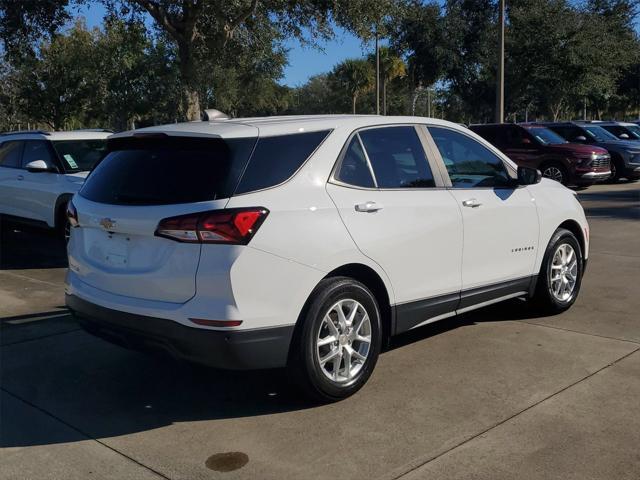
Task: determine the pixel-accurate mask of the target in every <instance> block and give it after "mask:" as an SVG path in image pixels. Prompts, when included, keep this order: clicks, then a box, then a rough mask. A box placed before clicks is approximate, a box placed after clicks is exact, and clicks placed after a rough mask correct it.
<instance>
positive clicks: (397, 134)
mask: <svg viewBox="0 0 640 480" xmlns="http://www.w3.org/2000/svg"><path fill="white" fill-rule="evenodd" d="M359 135H360V138H361V139H362V143H363V145H364V148H365V150H366V152H367V155H368V156H369V161H370V162H371V167H372V168H373V173H374V175H375V176H376V182H377V183H378V187H379V188H425V187H434V186H435V182H434V181H433V175H432V174H431V168H429V163H428V162H427V157H426V156H425V153H424V150H423V149H422V144H421V143H420V139H419V137H418V134H417V132H416V130H415V128H413V127H384V128H373V129H369V130H363V131H362V132H360V133H359Z"/></svg>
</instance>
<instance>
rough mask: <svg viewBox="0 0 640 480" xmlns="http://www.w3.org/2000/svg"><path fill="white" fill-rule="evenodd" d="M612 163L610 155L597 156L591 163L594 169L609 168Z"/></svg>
mask: <svg viewBox="0 0 640 480" xmlns="http://www.w3.org/2000/svg"><path fill="white" fill-rule="evenodd" d="M609 162H610V157H609V155H597V156H596V158H594V159H593V161H592V162H591V166H592V167H608V166H609Z"/></svg>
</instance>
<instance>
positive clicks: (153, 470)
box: [0, 387, 171, 480]
mask: <svg viewBox="0 0 640 480" xmlns="http://www.w3.org/2000/svg"><path fill="white" fill-rule="evenodd" d="M0 390H2V391H3V392H4V393H6V394H7V395H10V396H12V397H13V398H15V399H16V400H18V401H20V402H23V403H24V404H26V405H28V406H30V407H31V408H35V409H36V410H38V411H39V412H41V413H43V414H45V415H47V416H49V417H51V418H53V419H54V420H56V421H57V422H59V423H61V424H63V425H64V426H66V427H68V428H70V429H71V430H73V431H75V432H77V433H79V434H80V435H82V436H84V437H86V438H87V439H89V440H92V441H94V442H96V443H98V444H100V445H102V446H103V447H105V448H108V449H109V450H111V451H112V452H114V453H116V454H117V455H120V456H122V457H124V458H126V459H127V460H129V461H131V462H133V463H135V464H136V465H139V466H140V467H142V468H144V469H146V470H149V471H150V472H151V473H154V474H156V475H157V476H158V477H160V478H164V479H166V480H171V478H170V477H167V476H166V475H164V474H163V473H161V472H159V471H158V470H155V469H154V468H152V467H150V466H148V465H145V464H144V463H142V462H139V461H138V460H136V459H135V458H133V457H131V456H129V455H127V454H126V453H123V452H121V451H120V450H118V449H116V448H113V447H112V446H110V445H108V444H106V443H104V442H102V441H101V440H98V439H97V438H95V437H93V436H91V435H89V434H88V433H86V432H84V431H82V430H81V429H79V428H78V427H76V426H74V425H71V424H70V423H69V422H66V421H65V420H63V419H61V418H60V417H58V416H57V415H54V414H53V413H51V412H49V411H47V410H45V409H44V408H42V407H40V406H38V405H36V404H35V403H32V402H30V401H29V400H26V399H24V398H22V397H21V396H19V395H17V394H15V393H13V392H11V391H9V390H7V389H6V388H4V387H0Z"/></svg>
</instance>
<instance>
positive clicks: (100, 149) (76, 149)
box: [51, 139, 107, 172]
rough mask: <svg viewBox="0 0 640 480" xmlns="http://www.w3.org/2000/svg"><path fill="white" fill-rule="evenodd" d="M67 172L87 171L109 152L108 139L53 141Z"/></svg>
mask: <svg viewBox="0 0 640 480" xmlns="http://www.w3.org/2000/svg"><path fill="white" fill-rule="evenodd" d="M51 143H52V144H53V148H54V149H55V151H56V152H57V153H58V156H59V157H60V159H61V160H62V164H63V165H64V169H65V171H66V172H83V171H84V172H87V171H89V170H91V169H92V168H93V166H94V165H95V164H96V163H98V162H99V161H100V160H102V158H103V157H104V156H105V155H106V153H107V140H106V139H104V140H100V139H95V140H57V141H53V142H51Z"/></svg>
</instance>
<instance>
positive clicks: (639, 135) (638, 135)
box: [626, 125, 640, 140]
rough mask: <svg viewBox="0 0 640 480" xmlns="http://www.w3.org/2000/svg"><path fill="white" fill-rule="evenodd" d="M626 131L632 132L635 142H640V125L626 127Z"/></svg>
mask: <svg viewBox="0 0 640 480" xmlns="http://www.w3.org/2000/svg"><path fill="white" fill-rule="evenodd" d="M626 129H627V130H629V132H631V135H630V136H631V138H633V139H634V140H640V126H638V125H626Z"/></svg>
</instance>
